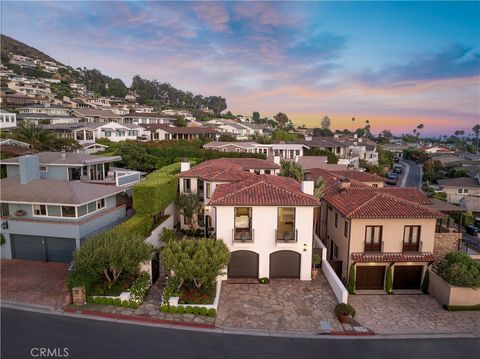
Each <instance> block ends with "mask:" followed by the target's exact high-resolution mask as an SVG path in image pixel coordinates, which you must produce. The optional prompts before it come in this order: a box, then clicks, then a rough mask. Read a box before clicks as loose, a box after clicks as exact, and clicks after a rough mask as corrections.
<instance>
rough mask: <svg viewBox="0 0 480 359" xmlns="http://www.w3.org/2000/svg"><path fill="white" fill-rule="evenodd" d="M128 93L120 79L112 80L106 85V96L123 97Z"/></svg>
mask: <svg viewBox="0 0 480 359" xmlns="http://www.w3.org/2000/svg"><path fill="white" fill-rule="evenodd" d="M127 93H128V88H127V86H125V84H124V83H123V81H122V80H121V79H118V78H117V79H113V80H111V81H110V83H108V90H107V95H110V96H115V97H125V95H126V94H127Z"/></svg>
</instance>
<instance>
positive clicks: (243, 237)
mask: <svg viewBox="0 0 480 359" xmlns="http://www.w3.org/2000/svg"><path fill="white" fill-rule="evenodd" d="M254 237H255V230H254V229H252V228H248V229H245V228H241V229H240V228H234V229H232V238H233V243H253V239H254Z"/></svg>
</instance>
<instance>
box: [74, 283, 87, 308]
mask: <svg viewBox="0 0 480 359" xmlns="http://www.w3.org/2000/svg"><path fill="white" fill-rule="evenodd" d="M86 301H87V292H86V290H85V287H75V288H72V303H73V305H84V304H85V303H86Z"/></svg>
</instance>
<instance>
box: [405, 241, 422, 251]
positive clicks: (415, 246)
mask: <svg viewBox="0 0 480 359" xmlns="http://www.w3.org/2000/svg"><path fill="white" fill-rule="evenodd" d="M422 244H423V242H422V241H419V242H417V243H405V242H404V243H403V248H402V252H403V253H422Z"/></svg>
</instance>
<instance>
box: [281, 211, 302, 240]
mask: <svg viewBox="0 0 480 359" xmlns="http://www.w3.org/2000/svg"><path fill="white" fill-rule="evenodd" d="M296 239H297V238H296V231H295V208H292V207H280V208H278V214H277V240H285V241H296Z"/></svg>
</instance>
